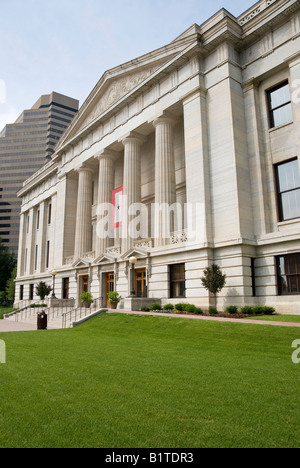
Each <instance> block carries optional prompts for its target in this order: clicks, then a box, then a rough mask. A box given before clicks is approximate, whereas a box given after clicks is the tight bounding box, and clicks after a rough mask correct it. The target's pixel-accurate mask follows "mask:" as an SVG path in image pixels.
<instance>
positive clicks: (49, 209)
mask: <svg viewBox="0 0 300 468" xmlns="http://www.w3.org/2000/svg"><path fill="white" fill-rule="evenodd" d="M51 217H52V205H51V203H49V205H48V224H51Z"/></svg>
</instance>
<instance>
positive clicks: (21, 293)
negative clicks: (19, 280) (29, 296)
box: [19, 284, 24, 301]
mask: <svg viewBox="0 0 300 468" xmlns="http://www.w3.org/2000/svg"><path fill="white" fill-rule="evenodd" d="M23 297H24V285H23V284H21V285H20V293H19V298H20V301H23Z"/></svg>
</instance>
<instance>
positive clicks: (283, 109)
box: [267, 81, 293, 128]
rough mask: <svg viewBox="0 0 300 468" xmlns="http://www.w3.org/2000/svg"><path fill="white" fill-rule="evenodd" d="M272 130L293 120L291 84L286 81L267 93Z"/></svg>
mask: <svg viewBox="0 0 300 468" xmlns="http://www.w3.org/2000/svg"><path fill="white" fill-rule="evenodd" d="M267 97H268V106H269V121H270V128H274V127H278V126H279V125H282V124H285V123H287V122H290V121H291V120H293V114H292V105H291V96H290V87H289V83H288V82H287V81H286V82H285V83H282V84H281V85H279V86H276V87H275V88H273V89H271V90H269V91H268V92H267Z"/></svg>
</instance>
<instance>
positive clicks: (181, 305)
mask: <svg viewBox="0 0 300 468" xmlns="http://www.w3.org/2000/svg"><path fill="white" fill-rule="evenodd" d="M184 305H185V304H182V303H181V302H180V303H178V304H175V309H176V310H183V308H184Z"/></svg>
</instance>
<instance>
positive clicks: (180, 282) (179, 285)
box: [170, 263, 185, 298]
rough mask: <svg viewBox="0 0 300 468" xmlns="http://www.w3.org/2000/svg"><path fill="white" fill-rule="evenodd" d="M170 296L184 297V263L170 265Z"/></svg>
mask: <svg viewBox="0 0 300 468" xmlns="http://www.w3.org/2000/svg"><path fill="white" fill-rule="evenodd" d="M170 297H174V298H176V297H185V265H184V263H181V264H179V265H170Z"/></svg>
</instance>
